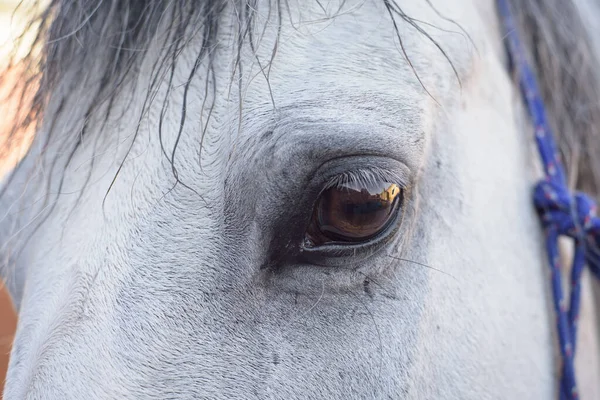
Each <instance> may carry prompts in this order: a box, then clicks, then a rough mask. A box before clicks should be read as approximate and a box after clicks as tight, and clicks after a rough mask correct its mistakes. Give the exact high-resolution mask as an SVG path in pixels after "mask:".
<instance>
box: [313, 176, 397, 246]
mask: <svg viewBox="0 0 600 400" xmlns="http://www.w3.org/2000/svg"><path fill="white" fill-rule="evenodd" d="M364 186H366V185H363V187H361V186H359V185H354V184H347V185H342V186H341V187H334V188H331V189H327V190H325V191H324V192H323V193H321V196H320V197H319V200H318V201H317V204H316V205H315V209H314V211H313V215H312V220H311V222H310V225H309V227H308V230H307V239H308V244H309V245H321V244H325V243H328V242H352V243H356V242H364V241H367V240H369V239H372V238H373V237H375V236H377V235H378V234H379V233H381V232H382V231H383V230H385V229H386V228H387V227H388V225H389V223H390V222H391V221H392V220H393V217H394V216H395V215H396V213H397V210H398V208H399V207H400V203H401V199H402V189H401V188H400V187H399V186H398V185H396V184H394V183H389V182H378V183H374V184H371V185H368V187H364Z"/></svg>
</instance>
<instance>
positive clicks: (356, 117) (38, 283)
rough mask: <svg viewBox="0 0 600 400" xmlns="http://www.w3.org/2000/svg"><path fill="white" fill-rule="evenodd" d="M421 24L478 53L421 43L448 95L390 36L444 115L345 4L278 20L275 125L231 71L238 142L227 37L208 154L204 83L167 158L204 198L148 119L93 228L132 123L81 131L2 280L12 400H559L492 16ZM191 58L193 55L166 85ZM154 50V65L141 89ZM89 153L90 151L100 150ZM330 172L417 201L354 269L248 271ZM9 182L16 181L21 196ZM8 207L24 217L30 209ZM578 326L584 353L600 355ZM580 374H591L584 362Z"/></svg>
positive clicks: (524, 133)
mask: <svg viewBox="0 0 600 400" xmlns="http://www.w3.org/2000/svg"><path fill="white" fill-rule="evenodd" d="M401 3H402V5H403V6H404V7H405V11H406V13H407V14H408V15H410V16H411V17H413V18H416V19H420V20H423V21H427V22H430V23H433V24H435V25H437V26H440V27H444V28H446V29H450V30H456V27H455V26H453V25H452V24H449V23H448V22H447V21H444V20H442V19H440V18H439V17H438V16H437V15H436V14H435V13H434V12H433V11H432V10H431V9H430V8H429V7H428V6H427V4H426V3H425V2H417V1H405V2H401ZM434 3H435V4H436V6H437V7H438V8H439V9H440V11H441V12H442V13H443V14H444V15H446V16H449V17H451V18H453V19H455V20H456V21H457V22H458V23H460V24H461V25H462V26H463V27H464V28H465V29H466V30H467V31H468V32H469V33H470V35H471V37H472V38H473V39H474V41H475V45H476V46H477V51H476V50H475V49H474V47H473V45H472V44H470V43H469V41H468V40H467V39H466V38H465V37H464V36H462V35H461V34H456V33H448V32H443V31H437V30H435V29H431V30H430V31H431V33H432V35H434V37H435V39H436V40H438V41H439V43H440V44H441V45H442V46H443V47H444V48H445V49H446V50H447V52H448V54H449V55H450V57H451V58H452V61H453V62H454V63H455V65H456V66H457V68H458V71H459V74H460V76H461V78H462V84H463V86H462V89H461V88H459V86H458V83H457V80H456V78H455V77H454V76H453V74H452V70H451V69H450V66H449V64H448V62H447V61H446V60H445V59H444V58H443V57H442V56H441V54H440V53H439V51H438V50H437V49H436V48H435V47H434V46H433V45H432V44H431V43H430V42H428V41H427V39H426V38H424V37H423V36H422V35H420V34H419V33H418V32H416V31H415V30H414V29H412V28H410V27H408V26H406V24H401V25H400V29H401V31H402V34H403V38H404V42H405V46H406V48H407V52H408V54H409V55H410V57H411V60H412V62H413V64H414V66H415V68H416V70H417V71H418V73H419V75H420V76H421V77H422V79H423V82H424V84H425V86H426V87H427V89H428V90H429V91H430V92H431V94H432V95H433V97H434V98H435V99H436V100H437V102H439V104H438V103H436V101H434V100H433V99H432V98H431V97H429V96H428V95H427V94H426V93H425V92H424V91H423V90H422V88H421V87H420V85H419V83H418V82H417V81H416V79H415V76H414V74H413V71H412V70H411V69H410V68H409V66H408V65H407V63H406V60H405V59H404V58H403V56H402V54H401V52H400V51H399V48H398V47H397V45H394V43H396V42H395V38H394V32H393V29H392V27H391V24H390V22H389V19H388V18H389V17H388V16H387V14H386V12H385V10H384V8H383V7H382V6H381V4H379V3H378V2H374V1H366V2H358V1H348V2H347V5H346V7H345V8H344V10H345V11H346V13H342V15H339V16H337V17H336V18H334V19H331V20H325V21H324V20H323V11H322V10H321V9H320V8H319V7H317V6H316V4H315V5H314V6H310V5H309V2H304V1H303V2H297V3H290V10H291V15H292V17H293V18H294V22H295V26H293V27H292V26H291V24H290V21H289V20H288V19H287V18H288V17H287V16H286V17H285V18H284V22H283V29H282V33H281V39H280V43H279V45H278V53H277V56H276V58H275V60H274V63H273V67H272V70H271V73H270V86H271V88H272V90H273V95H274V99H275V106H276V110H277V111H276V112H274V111H273V104H272V103H271V98H270V94H269V91H268V86H267V84H266V81H265V79H264V77H263V76H262V75H261V74H260V70H259V68H258V65H256V63H255V62H254V61H255V58H254V55H252V54H244V55H243V62H244V63H245V68H244V73H245V75H244V79H243V80H242V82H243V84H244V87H243V88H242V93H243V110H242V115H243V119H242V121H239V120H238V115H239V111H240V110H239V103H238V99H237V87H236V86H235V85H233V87H230V86H229V82H230V77H231V71H232V68H233V56H234V52H235V46H234V43H235V41H234V38H233V37H232V33H231V30H228V26H226V25H224V26H223V27H222V30H221V32H222V36H223V38H222V42H221V47H220V49H219V53H218V56H217V58H216V71H217V75H218V82H219V87H218V96H217V99H216V108H215V111H214V115H213V118H212V119H211V122H210V124H209V129H208V131H207V134H206V137H205V138H204V141H203V148H202V151H201V153H200V154H199V136H200V128H199V127H200V120H201V112H202V110H201V104H202V96H203V94H204V80H203V79H196V80H194V81H193V84H192V90H191V91H190V100H189V101H188V109H187V112H188V116H187V121H186V125H185V128H184V131H183V135H182V138H181V142H180V144H179V147H178V148H179V150H178V153H177V161H176V166H177V169H178V172H179V177H180V179H181V181H182V182H184V183H185V184H186V185H188V186H190V187H192V188H193V189H194V190H195V191H197V192H198V193H200V194H201V195H202V198H200V197H199V196H197V195H196V194H195V193H194V192H192V191H190V190H188V189H186V188H184V187H182V186H181V185H179V186H177V187H176V188H175V189H174V190H173V191H170V192H169V189H170V188H171V187H172V186H173V175H172V171H171V166H170V165H169V163H168V162H167V161H166V160H165V158H164V156H163V155H162V153H161V149H160V146H159V143H158V138H157V134H156V130H157V126H158V118H159V114H160V106H161V104H160V102H158V101H157V102H156V104H155V105H153V106H152V108H151V110H150V112H149V114H148V116H147V118H146V119H145V120H144V121H143V123H142V129H141V132H140V134H139V136H138V138H137V139H136V143H135V145H134V147H133V150H132V153H131V154H130V156H129V157H128V158H127V160H126V162H125V165H124V168H123V169H122V171H121V172H120V174H119V176H118V178H117V180H116V181H115V184H114V186H113V187H112V189H111V191H110V193H109V194H108V196H107V198H106V203H105V205H104V208H103V207H102V201H103V197H104V194H105V193H106V191H107V188H108V187H109V185H110V183H111V180H112V178H113V176H114V174H115V172H116V170H117V168H118V166H119V163H120V162H121V161H122V160H123V158H124V156H125V153H126V151H127V148H128V146H129V144H130V143H131V140H132V136H131V134H132V132H133V131H134V130H135V124H136V122H137V120H136V118H122V119H119V120H113V121H111V123H110V124H109V125H108V126H107V127H106V129H105V131H104V132H97V131H96V132H94V131H92V132H90V133H89V135H88V138H86V139H84V142H83V145H82V149H81V151H80V152H78V153H76V159H75V161H74V162H72V163H71V164H70V165H71V166H70V167H69V171H67V175H66V176H67V182H66V184H65V188H64V189H63V193H72V194H64V195H62V196H61V197H60V202H59V203H58V207H57V208H56V209H55V210H54V211H53V213H52V214H51V216H50V218H49V219H48V220H47V221H46V222H45V223H44V224H43V225H42V226H41V228H40V229H39V230H38V231H37V232H36V233H35V234H34V235H33V237H32V238H31V240H30V241H29V242H28V244H27V246H26V248H25V251H24V252H23V253H22V255H21V256H20V258H18V260H17V263H16V265H14V266H12V267H11V268H13V269H14V270H13V269H8V270H7V271H13V274H10V276H8V279H9V283H12V284H11V285H10V286H11V287H12V288H13V289H12V290H13V293H14V295H15V301H16V303H17V304H18V305H19V311H20V314H19V326H18V332H17V336H16V340H15V346H14V349H13V353H12V358H11V365H10V370H9V376H8V383H7V386H6V392H5V398H6V399H7V400H13V399H24V398H57V399H59V398H60V399H65V398H73V399H84V398H120V399H125V398H132V399H133V398H206V399H230V398H236V399H265V398H272V399H388V398H393V399H396V398H411V399H434V398H435V399H439V398H444V399H525V398H529V399H549V398H553V397H555V394H556V390H557V382H558V378H557V374H558V358H556V357H555V356H556V354H555V346H556V340H555V337H554V336H553V335H554V333H553V318H554V317H553V316H552V308H551V303H550V298H549V291H548V282H547V275H548V273H547V267H546V264H545V259H544V253H543V249H542V240H541V234H540V227H539V224H538V222H537V219H536V216H535V215H534V210H533V207H532V204H531V186H532V183H533V182H534V179H536V178H537V174H536V172H535V171H536V169H535V162H534V161H532V160H535V157H536V155H535V150H534V148H533V146H532V143H531V142H530V139H529V137H530V136H531V131H530V128H529V127H528V126H527V124H526V123H525V115H524V113H523V109H522V105H521V103H520V96H519V95H518V93H517V92H516V91H515V88H514V87H513V84H512V82H511V81H510V80H509V76H508V74H507V71H506V70H505V54H504V48H503V47H502V43H501V40H502V38H501V36H500V34H499V27H498V25H497V24H498V21H497V17H496V15H495V9H494V2H493V1H492V0H486V1H480V0H453V1H446V0H438V1H435V2H434ZM331 9H337V7H331ZM260 12H261V15H263V17H264V16H265V15H266V9H264V10H260ZM259 20H260V19H259ZM261 22H263V23H264V20H262V21H260V22H259V26H262V25H261ZM269 26H270V28H268V29H267V30H266V33H265V36H264V38H263V41H262V43H261V45H260V46H259V48H258V57H259V59H261V60H269V58H270V51H271V49H272V45H273V43H274V41H275V35H276V30H275V28H274V27H273V26H272V25H269ZM198 45H199V43H197V42H192V43H191V44H190V45H189V46H188V48H187V49H186V50H185V51H184V55H183V56H182V59H183V60H185V62H182V63H180V64H179V66H178V70H177V71H176V72H177V73H176V77H177V79H176V82H175V85H178V84H179V83H180V82H181V81H184V79H185V77H186V76H187V75H186V74H187V71H188V70H189V68H190V67H191V65H192V63H193V61H194V60H193V57H194V54H195V52H196V51H197V46H198ZM159 52H160V49H158V48H154V49H152V50H151V51H150V53H149V55H148V56H147V57H146V59H145V62H144V66H143V68H142V70H141V72H140V76H141V77H146V76H149V75H150V71H151V68H152V65H153V61H154V60H155V57H157V56H158V54H159ZM204 73H205V71H203V70H201V71H200V72H199V73H198V75H199V76H203V74H204ZM142 82H143V79H142ZM145 87H147V85H146V84H143V83H141V84H138V85H137V86H136V90H137V92H136V93H135V95H134V99H137V100H140V101H138V102H135V101H134V102H133V106H131V108H130V110H128V114H127V115H128V116H129V115H137V113H139V111H140V110H139V107H141V104H140V103H141V99H143V97H144V96H145V93H144V88H145ZM164 89H165V87H164V86H163V87H162V90H163V91H164ZM181 93H182V89H181V87H179V89H177V90H175V91H174V92H173V93H172V99H171V107H170V109H169V113H168V115H167V120H166V123H165V127H166V128H165V132H164V135H165V137H164V140H165V147H166V148H171V147H172V145H173V143H174V142H175V136H176V133H177V128H178V126H179V113H180V110H181ZM121 101H122V104H120V105H121V106H124V104H125V103H126V102H128V101H129V98H128V96H123V97H122V99H121ZM71 107H73V113H72V114H70V115H69V118H68V119H67V118H63V119H62V120H61V121H60V123H62V124H64V127H65V128H64V130H65V131H66V130H68V129H72V128H71V127H74V126H77V124H79V123H80V119H81V116H80V115H78V109H79V107H77V104H72V105H71ZM117 114H118V113H117ZM204 117H205V116H204ZM97 126H100V124H97ZM273 126H274V127H275V128H274V131H273V134H272V135H271V136H270V137H269V138H265V136H264V135H263V134H264V133H265V131H266V130H268V129H270V128H272V127H273ZM238 127H240V128H241V129H238ZM99 134H102V135H104V140H103V141H102V144H101V146H100V147H102V149H101V150H98V149H96V151H95V152H94V151H93V150H92V147H93V145H92V143H93V140H92V138H94V137H95V136H94V135H99ZM40 140H41V139H40ZM38 149H39V146H38V145H34V147H33V150H32V151H31V153H30V155H29V159H28V160H26V161H25V162H26V163H32V161H31V160H32V159H33V158H34V157H35V156H36V152H37V151H38ZM48 151H56V152H58V149H50V150H48ZM335 152H342V153H343V154H344V155H352V154H357V153H358V154H365V153H375V154H380V155H381V156H382V157H387V158H394V159H397V160H399V161H400V162H402V163H403V164H404V165H405V167H406V171H408V172H407V175H408V179H409V181H410V182H411V185H412V189H411V190H410V191H409V193H410V196H409V198H408V199H407V206H406V210H405V213H406V215H405V217H404V220H403V222H402V225H401V227H400V229H399V231H398V233H397V235H398V238H397V240H394V241H393V242H391V243H390V244H389V245H388V246H387V247H386V248H384V249H383V250H382V251H380V252H378V253H376V254H375V255H373V256H372V257H371V258H369V259H367V260H366V261H360V262H358V263H356V264H355V265H351V266H350V267H352V268H351V269H348V268H340V267H317V266H311V265H286V266H284V268H283V271H280V272H278V273H272V274H270V273H267V272H265V271H263V270H261V269H260V267H261V265H262V263H263V262H264V259H265V257H266V254H267V252H268V247H269V243H270V241H269V240H270V236H272V235H273V232H272V231H270V230H269V229H268V228H269V227H271V226H273V224H275V223H279V222H281V221H282V220H283V221H285V218H286V215H287V214H288V213H291V212H292V211H293V210H294V209H295V208H297V207H298V206H297V205H296V204H295V201H296V200H295V199H297V198H299V197H301V193H302V190H303V188H302V186H301V185H300V183H298V182H303V181H305V180H306V175H307V174H308V173H309V172H310V169H308V167H307V165H309V164H310V162H311V161H310V160H311V159H310V157H317V158H318V159H324V161H326V160H327V157H329V156H328V154H329V153H332V154H333V153H335ZM309 154H310V157H309ZM94 155H95V161H96V165H95V166H94V169H93V175H92V179H91V180H90V183H89V185H88V186H87V187H86V188H85V190H84V192H83V197H82V199H81V201H80V202H79V204H78V205H77V206H76V207H75V199H76V198H77V195H78V193H79V191H80V188H81V186H82V182H83V180H84V179H85V175H86V172H87V170H86V168H85V167H82V166H86V165H88V163H89V161H90V159H91V158H92V157H94ZM27 169H29V170H30V171H31V170H35V168H34V167H33V166H31V167H30V168H25V170H27ZM284 172H285V173H287V174H288V175H286V176H284ZM44 173H48V171H47V170H46V171H42V172H39V174H40V175H39V176H41V177H43V176H44ZM21 174H22V176H21V178H19V179H17V181H19V182H25V181H26V180H27V179H26V178H25V176H28V175H27V173H26V171H24V172H22V173H21ZM36 176H37V175H36ZM32 179H34V181H35V178H32ZM21 187H23V186H21ZM286 187H290V188H294V190H293V191H292V192H291V193H286V192H285V188H286ZM281 188H284V189H281ZM43 189H44V186H42V185H41V184H36V185H30V186H29V188H28V189H27V195H26V196H25V197H23V198H18V201H19V203H20V204H21V205H22V208H26V206H27V205H29V204H30V202H33V201H34V200H35V199H38V198H39V197H40V196H41V195H42V194H43V192H42V191H43ZM22 191H23V189H21V192H22ZM11 193H15V194H14V195H13V201H16V200H17V197H18V195H17V193H19V194H20V192H19V190H17V189H12V192H11ZM282 193H283V195H282ZM278 195H281V196H278ZM287 195H289V196H287ZM286 196H287V197H286ZM4 206H5V205H2V207H4ZM73 207H75V208H73ZM34 208H35V207H34ZM30 214H31V213H29V214H28V212H27V211H23V212H22V214H20V215H21V216H20V217H14V216H13V217H11V218H4V219H3V220H2V224H0V235H2V240H3V241H6V242H5V243H7V244H6V245H4V247H2V248H1V249H2V250H0V254H1V252H2V251H4V252H7V251H9V250H8V249H15V248H16V247H17V244H18V241H19V240H23V238H22V237H20V236H19V235H18V234H17V235H14V234H15V232H16V230H18V229H23V225H25V224H26V222H27V218H31V217H32V215H30ZM9 221H10V222H9ZM15 221H17V222H18V223H17V222H15ZM19 224H20V225H21V226H18V227H17V228H15V225H19ZM23 232H28V228H26V227H25V228H24V230H23ZM275 234H278V235H283V234H285V232H281V231H280V232H275ZM13 235H14V236H13ZM5 237H6V238H13V239H14V240H13V239H11V241H10V243H9V240H8V239H4V238H5ZM387 254H391V255H395V256H397V257H401V258H404V259H410V260H414V261H417V262H420V263H426V264H427V265H429V266H432V267H434V268H436V269H437V270H441V271H443V272H439V271H437V270H434V269H430V268H426V267H422V266H419V265H416V264H411V263H407V262H400V261H395V260H393V259H390V258H389V257H387V256H386V255H387ZM4 256H5V257H6V255H4ZM357 271H358V272H357ZM366 275H368V276H369V277H370V280H371V283H370V292H369V293H367V292H366V291H365V290H364V280H365V276H366ZM11 277H12V280H11ZM590 305H591V303H590V302H589V301H587V302H584V307H589V306H590ZM588 311H589V308H588ZM582 324H583V327H582V328H581V330H582V332H581V333H580V342H579V351H580V352H582V353H584V352H586V351H588V350H587V349H588V348H590V347H589V346H591V344H590V343H591V342H593V341H594V340H595V338H596V337H597V335H596V331H595V329H596V327H595V326H591V325H585V322H582ZM588 355H589V354H588ZM590 362H591V363H592V364H593V365H594V368H596V369H595V371H596V374H595V376H596V377H597V376H599V375H598V373H597V372H598V369H597V365H598V360H597V353H596V354H594V356H593V357H592V360H591V361H590ZM580 371H585V369H584V368H580ZM584 375H585V373H582V377H583V376H584ZM592 376H594V375H592ZM582 388H584V392H587V393H582V397H583V398H598V397H599V393H600V392H598V381H597V379H596V380H595V381H594V380H593V379H592V377H590V376H588V375H586V379H584V380H583V381H582ZM586 395H587V396H586Z"/></svg>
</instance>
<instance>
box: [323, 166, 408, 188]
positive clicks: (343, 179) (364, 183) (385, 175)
mask: <svg viewBox="0 0 600 400" xmlns="http://www.w3.org/2000/svg"><path fill="white" fill-rule="evenodd" d="M378 182H393V183H395V184H397V185H399V186H400V187H401V188H402V189H404V188H406V186H407V182H406V179H405V178H404V177H402V176H400V175H398V174H395V173H393V172H391V171H389V170H387V169H383V168H379V167H374V166H370V167H367V168H361V169H356V170H354V171H346V172H343V173H341V174H339V175H336V176H334V177H332V178H330V179H329V180H328V181H327V182H326V183H325V185H324V187H323V191H325V190H327V189H332V188H337V189H340V188H343V187H347V186H348V185H350V186H356V187H369V186H371V185H373V184H377V183H378Z"/></svg>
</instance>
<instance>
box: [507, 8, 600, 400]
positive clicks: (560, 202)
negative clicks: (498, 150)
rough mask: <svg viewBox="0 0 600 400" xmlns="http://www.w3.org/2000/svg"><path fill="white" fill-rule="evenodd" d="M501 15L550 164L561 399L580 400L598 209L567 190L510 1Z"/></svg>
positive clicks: (545, 202)
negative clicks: (587, 282)
mask: <svg viewBox="0 0 600 400" xmlns="http://www.w3.org/2000/svg"><path fill="white" fill-rule="evenodd" d="M498 10H499V13H500V17H501V18H502V22H503V25H504V30H505V35H506V36H505V40H506V45H507V48H508V53H509V57H510V59H511V65H512V69H513V70H514V71H515V72H516V73H517V74H518V75H519V84H520V87H521V94H522V95H523V98H524V101H525V103H526V104H527V108H528V110H529V116H530V118H531V120H532V122H533V125H534V127H535V141H536V143H537V148H538V151H539V154H540V157H541V159H542V163H543V165H544V172H545V177H544V179H543V180H541V181H540V182H539V183H538V184H537V185H536V186H535V190H534V193H533V201H534V204H535V207H536V209H537V212H538V214H539V216H540V219H541V221H542V225H543V227H544V232H545V235H546V250H547V254H548V261H549V266H550V272H551V284H552V295H553V300H554V309H555V311H556V325H557V327H558V340H559V344H560V352H561V356H562V377H561V382H560V396H559V398H560V399H561V400H563V399H577V398H578V397H579V394H578V392H577V384H576V380H575V367H574V364H573V358H574V356H575V345H576V338H577V319H578V316H579V301H580V294H581V274H582V272H583V269H584V266H585V264H586V263H587V265H588V266H589V268H590V270H591V271H592V273H593V274H594V275H595V276H596V277H597V278H598V279H600V252H599V251H598V245H599V244H600V218H598V217H597V216H596V205H595V204H594V202H593V200H592V199H591V198H590V197H588V196H587V195H585V194H583V193H579V192H576V193H574V194H571V192H570V191H569V189H568V187H567V180H566V178H565V172H564V169H563V166H562V164H561V162H560V156H559V154H558V152H557V150H556V145H555V143H554V138H553V135H552V130H551V129H550V125H549V124H548V121H547V119H546V113H545V110H544V103H543V102H542V99H541V96H540V92H539V90H538V86H537V82H536V79H535V76H534V74H533V72H532V70H531V67H530V66H529V64H528V63H527V60H526V59H525V53H524V51H523V46H522V44H521V42H520V40H519V36H518V32H517V29H516V25H515V22H514V19H513V16H512V14H511V11H510V6H509V4H508V0H498ZM559 236H568V237H571V238H573V239H574V240H575V253H574V257H573V264H572V270H571V293H570V301H569V306H568V307H567V303H566V302H565V297H564V295H563V290H562V278H561V275H560V268H561V264H560V258H559V252H558V238H559Z"/></svg>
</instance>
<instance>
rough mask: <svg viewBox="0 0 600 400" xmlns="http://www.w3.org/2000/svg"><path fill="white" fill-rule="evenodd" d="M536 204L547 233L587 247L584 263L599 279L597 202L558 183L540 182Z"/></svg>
mask: <svg viewBox="0 0 600 400" xmlns="http://www.w3.org/2000/svg"><path fill="white" fill-rule="evenodd" d="M533 199H534V204H535V207H536V209H537V212H538V214H539V215H540V218H541V220H542V224H543V225H544V227H545V228H546V229H552V230H555V231H556V232H557V234H558V235H561V236H569V237H571V238H573V239H575V240H577V241H578V243H579V244H580V245H583V246H584V247H585V259H586V261H587V262H588V265H589V267H590V269H591V271H592V272H593V273H594V275H596V276H598V277H600V252H599V251H598V249H599V248H600V218H598V216H597V214H596V212H597V206H596V203H595V202H594V200H593V199H592V198H591V197H590V196H588V195H586V194H585V193H581V192H575V193H574V194H573V195H571V193H570V192H569V191H568V189H567V188H566V187H565V186H564V185H562V184H560V183H557V182H553V181H548V180H544V181H541V182H539V183H538V184H537V185H536V187H535V190H534V194H533Z"/></svg>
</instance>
